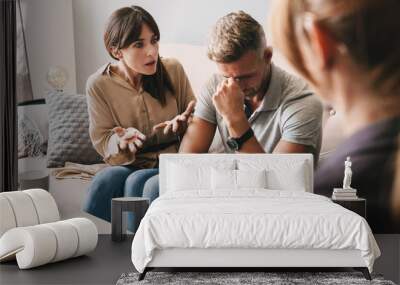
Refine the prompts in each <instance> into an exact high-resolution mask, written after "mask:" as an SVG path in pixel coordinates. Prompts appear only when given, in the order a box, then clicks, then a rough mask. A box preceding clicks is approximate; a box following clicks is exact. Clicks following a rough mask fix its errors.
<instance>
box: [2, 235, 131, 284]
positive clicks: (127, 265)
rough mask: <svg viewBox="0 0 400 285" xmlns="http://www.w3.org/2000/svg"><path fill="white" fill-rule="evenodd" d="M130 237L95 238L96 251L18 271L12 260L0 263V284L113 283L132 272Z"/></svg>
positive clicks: (101, 236)
mask: <svg viewBox="0 0 400 285" xmlns="http://www.w3.org/2000/svg"><path fill="white" fill-rule="evenodd" d="M131 244H132V237H131V238H129V237H128V239H127V240H125V241H123V242H120V243H116V242H112V241H111V236H110V235H99V242H98V244H97V247H96V250H95V251H93V252H91V253H90V254H88V255H86V256H80V257H76V258H73V259H68V260H64V261H60V262H57V263H51V264H47V265H43V266H40V267H36V268H33V269H27V270H19V269H18V265H17V263H16V261H13V262H7V263H1V264H0V284H1V285H6V284H7V285H8V284H13V285H14V284H115V283H116V282H117V280H118V278H119V277H120V276H121V274H122V273H126V272H132V271H135V269H134V267H133V265H132V262H131V256H130V255H131Z"/></svg>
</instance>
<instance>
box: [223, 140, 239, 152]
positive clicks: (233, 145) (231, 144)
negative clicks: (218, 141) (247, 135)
mask: <svg viewBox="0 0 400 285" xmlns="http://www.w3.org/2000/svg"><path fill="white" fill-rule="evenodd" d="M226 144H227V145H228V146H229V148H230V149H231V150H234V151H237V150H238V149H239V145H238V143H237V142H236V141H235V140H234V139H232V138H229V139H228V140H227V141H226Z"/></svg>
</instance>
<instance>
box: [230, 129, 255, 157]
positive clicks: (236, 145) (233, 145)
mask: <svg viewBox="0 0 400 285" xmlns="http://www.w3.org/2000/svg"><path fill="white" fill-rule="evenodd" d="M253 136H254V132H253V130H252V129H251V127H249V129H248V130H247V131H246V132H245V133H244V134H243V135H242V136H241V137H240V138H233V137H228V140H227V141H226V144H227V145H228V147H229V148H230V149H231V150H233V151H238V150H239V149H240V148H241V147H242V145H243V144H244V143H245V142H246V141H248V140H249V139H251V138H252V137H253Z"/></svg>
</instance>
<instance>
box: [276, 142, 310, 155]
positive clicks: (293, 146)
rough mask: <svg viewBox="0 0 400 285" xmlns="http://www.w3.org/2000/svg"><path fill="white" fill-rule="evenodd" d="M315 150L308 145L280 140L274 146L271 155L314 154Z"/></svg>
mask: <svg viewBox="0 0 400 285" xmlns="http://www.w3.org/2000/svg"><path fill="white" fill-rule="evenodd" d="M314 152H315V148H313V147H312V146H308V145H303V144H298V143H291V142H287V141H284V140H282V139H281V140H280V141H279V142H278V144H277V145H276V147H275V149H274V151H273V153H314Z"/></svg>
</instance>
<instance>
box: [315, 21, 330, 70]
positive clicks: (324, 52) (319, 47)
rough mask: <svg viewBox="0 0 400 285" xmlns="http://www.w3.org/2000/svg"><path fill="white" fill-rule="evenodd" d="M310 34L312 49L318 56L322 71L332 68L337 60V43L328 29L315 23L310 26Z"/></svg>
mask: <svg viewBox="0 0 400 285" xmlns="http://www.w3.org/2000/svg"><path fill="white" fill-rule="evenodd" d="M308 32H309V37H310V42H311V47H312V49H313V52H314V53H315V55H317V59H318V64H319V65H320V67H321V68H322V69H329V68H331V67H332V65H333V63H334V60H335V53H336V45H337V43H336V41H335V40H334V39H333V37H332V36H331V35H330V33H329V32H328V31H326V29H324V28H323V27H321V26H320V25H318V24H317V23H315V22H314V21H313V22H312V23H311V24H310V26H309V29H308Z"/></svg>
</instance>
